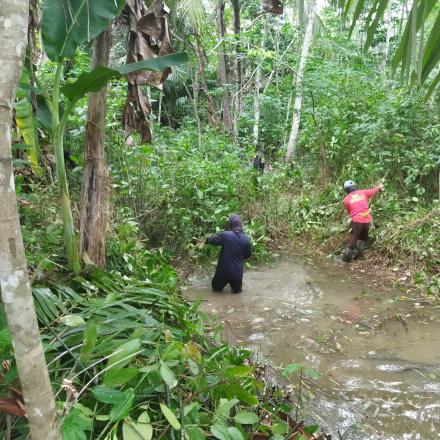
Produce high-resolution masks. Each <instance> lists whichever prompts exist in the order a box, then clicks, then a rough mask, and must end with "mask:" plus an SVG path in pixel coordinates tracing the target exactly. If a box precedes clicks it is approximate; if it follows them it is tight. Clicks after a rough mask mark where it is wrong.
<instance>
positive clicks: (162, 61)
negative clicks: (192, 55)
mask: <svg viewBox="0 0 440 440" xmlns="http://www.w3.org/2000/svg"><path fill="white" fill-rule="evenodd" d="M187 62H188V54H187V53H186V52H176V53H173V54H171V55H164V56H163V57H157V58H151V59H149V60H142V61H137V62H136V63H129V64H124V65H122V66H121V67H118V68H117V69H116V70H117V71H118V72H119V74H121V75H127V73H132V72H136V71H137V70H154V71H157V72H161V71H162V70H165V69H167V68H168V67H174V66H180V65H181V64H185V63H187Z"/></svg>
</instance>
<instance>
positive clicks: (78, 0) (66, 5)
mask: <svg viewBox="0 0 440 440" xmlns="http://www.w3.org/2000/svg"><path fill="white" fill-rule="evenodd" d="M123 5H124V1H123V0H93V1H90V0H44V4H43V18H42V21H41V34H42V37H43V44H44V50H45V52H46V55H47V56H48V57H49V59H51V60H52V61H60V60H62V59H63V58H64V57H72V56H73V55H74V54H75V50H76V48H77V47H78V45H79V44H80V43H82V42H84V41H91V40H92V39H93V38H95V37H96V36H97V35H99V34H100V33H101V32H102V31H103V30H104V29H105V28H106V27H107V25H108V23H110V21H111V20H112V19H113V18H114V17H116V16H117V15H118V13H119V12H120V10H121V8H122V6H123Z"/></svg>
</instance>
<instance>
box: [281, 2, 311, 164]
mask: <svg viewBox="0 0 440 440" xmlns="http://www.w3.org/2000/svg"><path fill="white" fill-rule="evenodd" d="M314 14H315V1H314V0H312V1H311V2H310V4H309V11H308V14H307V27H306V31H305V33H304V39H303V45H302V49H301V56H300V61H299V67H298V72H297V76H296V84H294V86H296V87H295V104H294V107H293V118H292V128H291V130H290V136H289V142H288V144H287V151H286V157H285V161H286V162H290V161H291V160H293V159H294V158H295V150H296V141H297V139H298V131H299V123H300V121H301V107H302V96H303V95H302V82H303V78H304V70H305V67H306V62H307V57H308V55H309V50H310V45H311V43H312V37H313V16H314Z"/></svg>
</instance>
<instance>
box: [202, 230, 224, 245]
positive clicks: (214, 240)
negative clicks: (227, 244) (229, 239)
mask: <svg viewBox="0 0 440 440" xmlns="http://www.w3.org/2000/svg"><path fill="white" fill-rule="evenodd" d="M206 243H209V244H213V245H214V246H220V245H222V244H223V233H222V232H219V233H218V234H215V235H212V236H211V237H208V238H207V239H206Z"/></svg>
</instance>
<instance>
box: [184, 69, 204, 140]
mask: <svg viewBox="0 0 440 440" xmlns="http://www.w3.org/2000/svg"><path fill="white" fill-rule="evenodd" d="M191 76H192V89H193V96H192V97H191V93H190V92H189V90H188V89H186V91H187V93H188V96H189V99H191V103H192V105H193V110H194V118H195V119H196V124H197V139H198V144H199V148H201V147H202V124H201V122H200V115H199V108H198V101H199V74H198V72H197V70H196V71H195V72H194V75H193V72H192V69H191ZM185 88H186V86H185Z"/></svg>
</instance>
